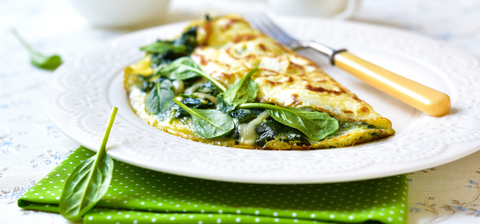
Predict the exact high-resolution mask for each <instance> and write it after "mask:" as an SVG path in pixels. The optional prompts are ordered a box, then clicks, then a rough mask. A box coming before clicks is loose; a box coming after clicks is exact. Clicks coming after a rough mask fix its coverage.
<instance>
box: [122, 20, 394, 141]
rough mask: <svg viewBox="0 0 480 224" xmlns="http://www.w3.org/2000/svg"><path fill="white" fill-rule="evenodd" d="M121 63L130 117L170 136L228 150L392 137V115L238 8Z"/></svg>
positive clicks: (143, 48)
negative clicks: (254, 23)
mask: <svg viewBox="0 0 480 224" xmlns="http://www.w3.org/2000/svg"><path fill="white" fill-rule="evenodd" d="M141 49H142V50H144V51H145V52H146V55H145V57H144V58H143V59H142V60H140V61H139V62H138V63H136V64H134V65H131V66H128V67H127V68H126V69H125V75H124V76H125V77H124V78H125V79H124V85H125V89H126V90H127V92H128V97H129V99H130V104H131V106H132V109H133V111H134V112H135V113H136V115H137V116H138V117H139V118H141V119H142V120H144V121H145V122H147V123H148V124H149V125H151V126H153V127H156V128H158V129H160V130H162V131H165V132H167V133H170V134H173V135H176V136H179V137H182V138H186V139H191V140H194V141H200V142H203V143H208V144H215V145H221V146H228V147H240V148H249V149H272V150H309V149H322V148H335V147H344V146H353V145H355V144H359V143H363V142H368V141H373V140H376V139H380V138H384V137H387V136H390V135H393V134H394V133H395V131H394V130H393V129H392V124H391V122H390V121H389V120H388V119H387V118H384V117H382V116H381V115H380V114H378V113H377V112H375V111H374V110H373V108H372V107H371V106H370V105H368V104H367V103H366V102H364V101H362V100H360V99H359V98H358V97H357V96H356V95H355V94H353V93H351V92H350V91H349V90H347V89H346V88H344V87H342V86H341V85H340V84H339V83H337V82H336V81H335V80H334V79H332V78H331V77H330V76H328V75H327V74H325V73H324V72H323V70H322V69H321V68H320V67H319V66H318V65H316V64H315V63H313V62H312V61H310V60H309V59H307V58H305V57H303V56H300V55H298V54H296V53H295V52H294V51H292V50H291V49H289V48H288V47H286V46H283V45H282V44H280V43H278V42H276V41H275V40H273V39H271V38H270V37H268V36H266V35H265V34H263V33H261V32H260V31H257V30H254V29H252V28H251V27H250V25H249V24H248V22H247V21H245V20H244V19H243V18H241V17H240V16H237V15H227V16H223V17H218V18H213V19H210V18H207V19H205V20H202V21H195V22H193V23H191V24H190V25H189V26H188V27H187V28H186V29H185V31H184V33H182V34H181V35H179V36H178V37H176V38H174V39H173V40H167V41H165V40H158V41H157V42H155V43H153V44H151V45H147V46H144V47H142V48H141Z"/></svg>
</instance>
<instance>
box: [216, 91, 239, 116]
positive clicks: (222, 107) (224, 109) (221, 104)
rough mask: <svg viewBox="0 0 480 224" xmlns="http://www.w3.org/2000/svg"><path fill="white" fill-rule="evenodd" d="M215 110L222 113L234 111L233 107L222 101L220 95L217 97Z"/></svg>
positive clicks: (221, 95)
mask: <svg viewBox="0 0 480 224" xmlns="http://www.w3.org/2000/svg"><path fill="white" fill-rule="evenodd" d="M217 110H219V111H222V112H223V113H229V112H232V111H233V110H235V106H233V105H230V104H228V103H227V102H225V100H224V99H223V94H222V93H220V94H219V95H218V96H217Z"/></svg>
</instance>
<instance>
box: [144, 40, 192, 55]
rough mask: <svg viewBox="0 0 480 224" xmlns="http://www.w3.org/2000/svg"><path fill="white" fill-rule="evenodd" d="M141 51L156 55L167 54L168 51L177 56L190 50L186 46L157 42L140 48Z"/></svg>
mask: <svg viewBox="0 0 480 224" xmlns="http://www.w3.org/2000/svg"><path fill="white" fill-rule="evenodd" d="M140 50H142V51H146V52H148V53H155V54H165V53H166V52H167V51H172V52H173V53H175V54H180V53H186V52H187V50H188V49H187V46H185V45H181V44H180V45H178V44H173V43H171V42H169V41H157V42H155V43H153V44H149V45H146V46H143V47H140Z"/></svg>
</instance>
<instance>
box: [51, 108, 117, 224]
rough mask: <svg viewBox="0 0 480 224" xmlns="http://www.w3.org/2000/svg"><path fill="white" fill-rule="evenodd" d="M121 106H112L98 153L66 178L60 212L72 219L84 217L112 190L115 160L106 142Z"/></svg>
mask: <svg viewBox="0 0 480 224" xmlns="http://www.w3.org/2000/svg"><path fill="white" fill-rule="evenodd" d="M117 110H118V109H117V108H116V107H114V108H113V110H112V113H111V115H110V120H109V122H108V125H107V128H106V130H105V134H104V136H103V141H102V145H101V146H100V149H99V150H98V152H97V155H96V156H92V157H91V158H89V159H87V160H86V161H84V162H83V163H81V164H80V165H78V166H77V167H75V169H74V170H73V173H72V174H71V175H70V177H69V178H68V179H67V181H66V182H65V187H64V189H63V192H62V197H61V199H60V207H59V209H60V214H61V215H62V216H63V217H65V218H66V219H68V220H77V219H80V218H81V217H82V216H83V215H84V214H85V213H87V212H88V211H89V210H90V209H91V208H92V207H93V206H95V204H96V203H97V202H98V201H99V200H100V199H101V198H102V197H103V195H105V193H106V192H107V190H108V187H109V185H110V181H111V179H112V173H113V160H112V158H110V156H108V155H107V153H106V145H107V141H108V137H109V135H110V130H111V129H112V126H113V121H114V120H115V115H116V114H117Z"/></svg>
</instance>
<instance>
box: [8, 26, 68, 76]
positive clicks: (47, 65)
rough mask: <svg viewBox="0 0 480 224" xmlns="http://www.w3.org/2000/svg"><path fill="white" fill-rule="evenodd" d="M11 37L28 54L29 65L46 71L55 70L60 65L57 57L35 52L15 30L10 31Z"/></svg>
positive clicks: (60, 60)
mask: <svg viewBox="0 0 480 224" xmlns="http://www.w3.org/2000/svg"><path fill="white" fill-rule="evenodd" d="M12 33H13V35H14V36H15V37H16V38H17V39H18V40H19V41H20V42H21V43H22V45H23V46H24V47H25V48H27V50H28V52H29V53H30V63H32V64H33V65H35V66H36V67H38V68H41V69H46V70H55V69H56V68H58V66H60V65H61V64H62V58H61V57H60V56H58V55H56V54H55V55H43V54H41V53H40V52H38V51H36V50H35V49H33V48H32V47H30V45H28V44H27V42H25V40H23V38H22V37H21V36H20V34H18V33H17V31H16V30H12Z"/></svg>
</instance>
